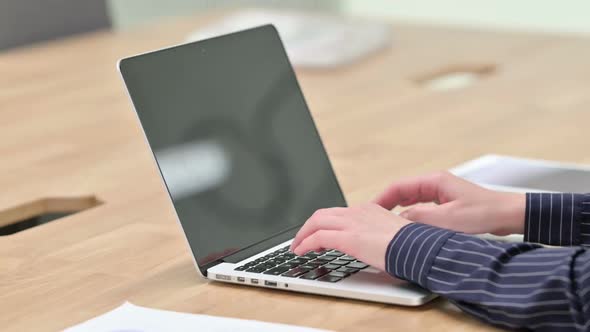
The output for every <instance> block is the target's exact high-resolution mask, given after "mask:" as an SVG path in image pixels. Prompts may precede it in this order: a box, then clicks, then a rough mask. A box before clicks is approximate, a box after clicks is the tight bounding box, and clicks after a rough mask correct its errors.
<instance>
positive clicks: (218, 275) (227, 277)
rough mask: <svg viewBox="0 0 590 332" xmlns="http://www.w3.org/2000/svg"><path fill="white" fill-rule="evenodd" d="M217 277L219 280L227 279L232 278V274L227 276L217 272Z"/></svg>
mask: <svg viewBox="0 0 590 332" xmlns="http://www.w3.org/2000/svg"><path fill="white" fill-rule="evenodd" d="M215 278H217V279H218V280H227V281H230V280H231V277H230V276H226V275H224V274H216V275H215Z"/></svg>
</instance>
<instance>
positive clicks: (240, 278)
mask: <svg viewBox="0 0 590 332" xmlns="http://www.w3.org/2000/svg"><path fill="white" fill-rule="evenodd" d="M238 281H239V282H246V278H244V277H238Z"/></svg>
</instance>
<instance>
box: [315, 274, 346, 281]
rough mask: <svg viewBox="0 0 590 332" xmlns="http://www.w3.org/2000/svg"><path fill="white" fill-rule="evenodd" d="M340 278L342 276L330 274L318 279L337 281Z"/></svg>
mask: <svg viewBox="0 0 590 332" xmlns="http://www.w3.org/2000/svg"><path fill="white" fill-rule="evenodd" d="M340 280H342V278H340V277H335V276H331V275H329V274H328V275H325V276H323V277H321V278H319V279H318V281H325V282H337V281H340Z"/></svg>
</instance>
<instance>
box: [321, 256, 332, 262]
mask: <svg viewBox="0 0 590 332" xmlns="http://www.w3.org/2000/svg"><path fill="white" fill-rule="evenodd" d="M316 259H317V260H321V261H325V262H330V261H333V260H335V259H336V257H334V256H321V257H318V258H316Z"/></svg>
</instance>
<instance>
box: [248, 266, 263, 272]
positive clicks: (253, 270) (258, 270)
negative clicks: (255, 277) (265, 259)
mask: <svg viewBox="0 0 590 332" xmlns="http://www.w3.org/2000/svg"><path fill="white" fill-rule="evenodd" d="M266 270H268V268H267V267H266V266H259V265H258V266H255V267H251V268H249V269H247V270H246V272H252V273H261V272H264V271H266Z"/></svg>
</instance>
